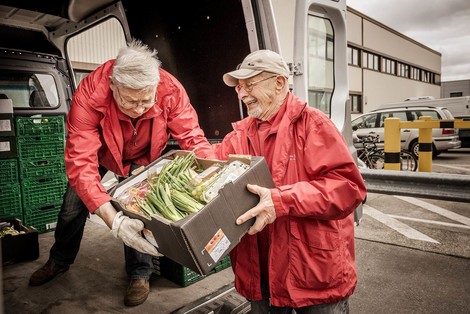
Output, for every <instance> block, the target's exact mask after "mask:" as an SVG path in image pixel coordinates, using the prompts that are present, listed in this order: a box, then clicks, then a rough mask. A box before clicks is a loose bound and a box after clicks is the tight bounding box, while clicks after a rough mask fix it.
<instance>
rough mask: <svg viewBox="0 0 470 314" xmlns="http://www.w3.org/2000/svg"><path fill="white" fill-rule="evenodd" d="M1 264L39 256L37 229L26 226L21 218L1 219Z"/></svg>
mask: <svg viewBox="0 0 470 314" xmlns="http://www.w3.org/2000/svg"><path fill="white" fill-rule="evenodd" d="M0 230H1V231H0V232H1V235H2V236H1V237H0V240H1V249H2V264H3V265H7V264H12V263H18V262H23V261H29V260H35V259H37V258H38V257H39V239H38V231H37V230H36V229H35V228H32V227H26V226H24V225H23V224H22V222H21V219H18V218H12V219H1V220H0Z"/></svg>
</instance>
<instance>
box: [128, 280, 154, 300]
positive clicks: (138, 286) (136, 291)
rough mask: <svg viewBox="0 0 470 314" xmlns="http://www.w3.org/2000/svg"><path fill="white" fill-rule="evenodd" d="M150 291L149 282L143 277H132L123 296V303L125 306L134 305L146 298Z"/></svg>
mask: <svg viewBox="0 0 470 314" xmlns="http://www.w3.org/2000/svg"><path fill="white" fill-rule="evenodd" d="M149 292H150V284H149V281H148V280H145V279H134V280H131V282H130V283H129V287H127V292H126V296H125V297H124V304H125V305H126V306H136V305H139V304H142V303H144V302H145V300H147V297H148V296H149Z"/></svg>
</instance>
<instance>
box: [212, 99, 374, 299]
mask: <svg viewBox="0 0 470 314" xmlns="http://www.w3.org/2000/svg"><path fill="white" fill-rule="evenodd" d="M279 115H281V116H280V117H279ZM274 120H275V122H274V124H273V125H272V127H271V131H270V133H269V135H268V137H267V139H266V141H274V142H275V144H274V147H275V149H274V152H273V154H272V155H273V161H272V163H271V164H269V168H270V170H271V173H272V176H273V179H274V183H275V185H276V188H275V189H272V190H271V195H272V199H273V202H274V206H275V209H276V215H277V219H276V220H275V221H274V223H272V224H269V225H268V226H267V228H269V234H270V239H271V243H270V249H269V257H268V259H269V288H270V293H271V299H270V300H271V303H272V304H273V305H274V306H289V307H294V308H298V307H303V306H308V305H314V304H322V303H332V302H336V301H339V300H341V299H344V298H345V297H347V296H349V295H351V294H352V293H353V292H354V289H355V287H356V282H357V276H356V263H355V253H354V218H353V216H354V214H353V212H354V209H355V208H356V207H357V206H358V205H359V204H360V203H361V202H362V200H364V198H365V195H366V188H365V185H364V182H363V180H362V177H361V174H360V172H359V171H358V168H357V166H356V164H355V163H354V160H353V158H352V157H351V154H350V152H349V150H348V147H347V145H346V143H345V140H344V138H343V136H342V134H341V133H340V132H339V131H338V129H337V128H336V127H335V125H334V124H333V123H332V121H331V120H330V119H328V117H327V116H326V115H324V114H323V113H322V112H320V111H319V110H317V109H314V108H311V107H308V106H307V104H306V103H305V102H303V101H301V100H300V99H298V98H297V97H296V96H294V95H293V94H291V93H289V94H288V96H287V98H286V100H285V102H284V104H283V106H282V107H281V110H280V111H279V112H278V116H277V118H276V119H274ZM233 128H234V131H232V132H231V133H230V134H228V135H227V136H226V138H225V139H224V141H223V142H222V143H221V144H217V154H218V157H219V158H220V159H226V158H227V156H228V154H232V153H239V154H251V153H252V152H253V151H254V150H253V148H252V143H254V142H256V141H255V140H254V138H255V137H256V136H257V123H256V121H255V119H253V118H250V117H248V118H246V119H244V120H242V121H239V122H236V123H234V124H233ZM230 254H231V259H232V267H233V270H234V273H235V286H236V289H237V291H238V292H239V293H241V294H242V295H243V296H244V297H246V298H248V299H250V300H260V299H261V298H262V297H261V290H260V284H259V282H260V267H259V257H258V243H257V236H256V235H254V236H250V235H245V236H244V237H243V238H242V240H241V242H240V243H239V244H238V245H237V246H236V247H235V249H234V250H233V251H232V252H231V253H230Z"/></svg>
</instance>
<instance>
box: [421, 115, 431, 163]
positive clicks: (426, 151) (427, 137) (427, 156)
mask: <svg viewBox="0 0 470 314" xmlns="http://www.w3.org/2000/svg"><path fill="white" fill-rule="evenodd" d="M431 119H432V118H431V117H429V116H422V117H419V120H420V121H429V120H431ZM418 140H419V153H418V155H419V159H418V169H419V171H420V172H432V128H419V139H418Z"/></svg>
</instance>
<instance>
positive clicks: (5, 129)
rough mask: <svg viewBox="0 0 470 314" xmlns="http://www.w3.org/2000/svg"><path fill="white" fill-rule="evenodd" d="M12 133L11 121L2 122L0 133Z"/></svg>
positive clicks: (0, 122)
mask: <svg viewBox="0 0 470 314" xmlns="http://www.w3.org/2000/svg"><path fill="white" fill-rule="evenodd" d="M9 131H11V121H10V120H9V119H7V120H0V132H9Z"/></svg>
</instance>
